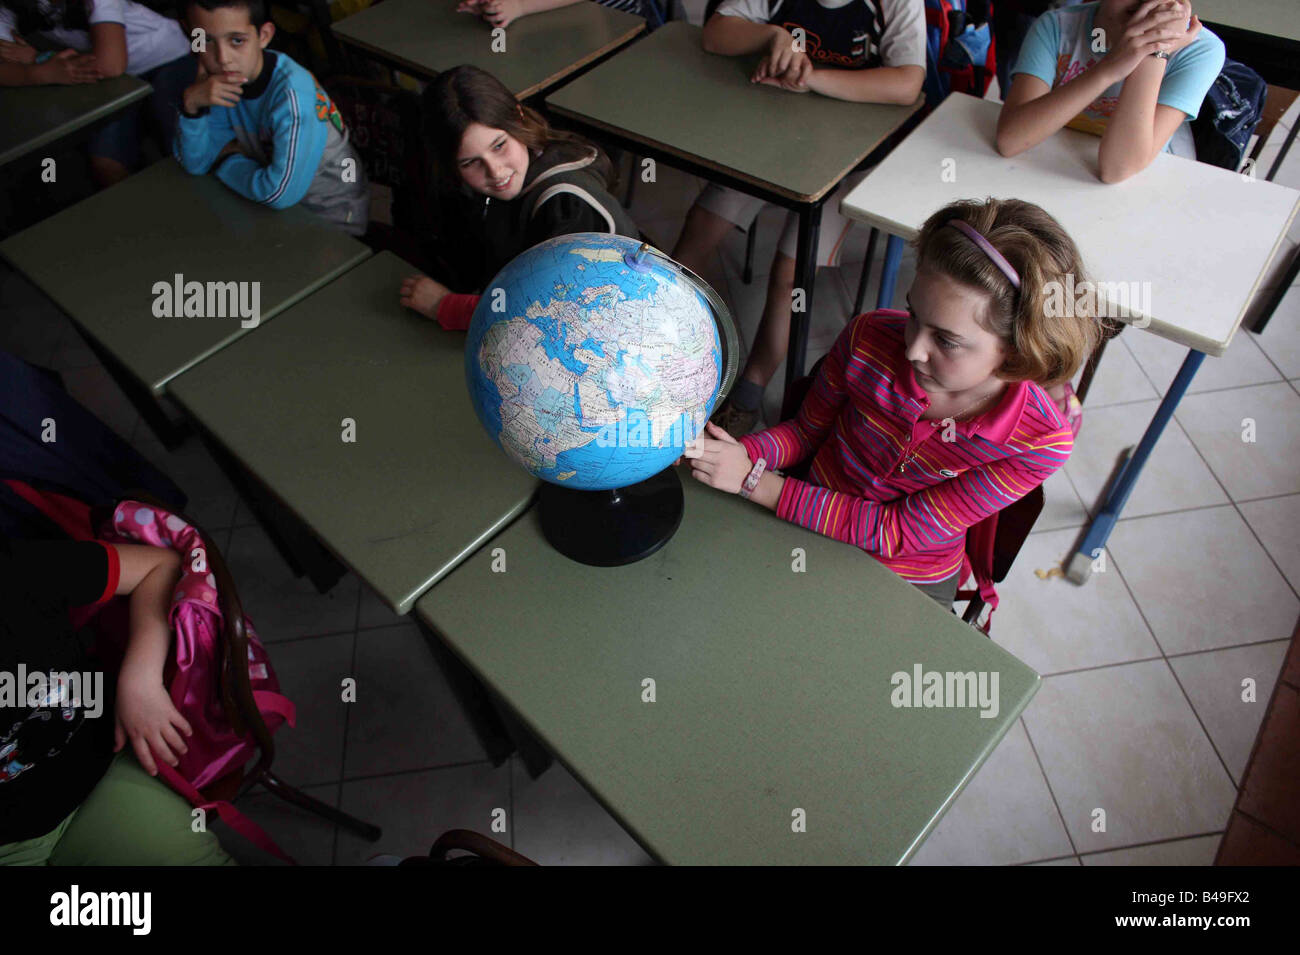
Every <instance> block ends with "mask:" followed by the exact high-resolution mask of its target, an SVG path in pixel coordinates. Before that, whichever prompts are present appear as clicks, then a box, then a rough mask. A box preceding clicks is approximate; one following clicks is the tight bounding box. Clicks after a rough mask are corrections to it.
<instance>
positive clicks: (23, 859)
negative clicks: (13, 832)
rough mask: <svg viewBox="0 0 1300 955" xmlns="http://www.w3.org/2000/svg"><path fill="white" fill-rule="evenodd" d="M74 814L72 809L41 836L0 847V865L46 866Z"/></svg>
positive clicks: (74, 811)
mask: <svg viewBox="0 0 1300 955" xmlns="http://www.w3.org/2000/svg"><path fill="white" fill-rule="evenodd" d="M76 814H77V811H76V810H75V809H74V810H73V811H72V812H71V813H69V814H68V816H67V817H66V818H64V820H63V821H62V822H61V823H59V824H58V825H57V826H55V827H54V828H53V829H51V830H50V831H49V832H47V833H46V834H45V835H43V836H37V837H36V838H35V839H23V840H22V841H21V842H7V843H5V844H4V845H0V865H48V864H49V861H50V855H51V854H52V853H53V852H54V849H55V847H56V846H58V844H59V840H60V839H62V838H63V834H64V833H65V832H66V831H67V829H68V826H69V825H71V823H72V818H73V816H75V815H76Z"/></svg>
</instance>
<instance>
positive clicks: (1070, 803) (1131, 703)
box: [1024, 660, 1237, 854]
mask: <svg viewBox="0 0 1300 955" xmlns="http://www.w3.org/2000/svg"><path fill="white" fill-rule="evenodd" d="M1024 721H1025V727H1026V729H1027V730H1028V733H1029V738H1030V740H1031V741H1032V743H1033V745H1034V749H1035V750H1036V751H1037V753H1038V756H1039V758H1040V760H1041V761H1042V764H1043V769H1044V771H1045V773H1046V775H1047V782H1048V784H1049V785H1050V786H1051V789H1052V794H1053V795H1054V796H1055V797H1056V801H1057V804H1058V805H1059V806H1060V807H1061V811H1062V814H1063V815H1064V817H1065V825H1066V827H1067V828H1068V829H1069V831H1070V836H1071V838H1072V840H1073V842H1074V845H1075V847H1076V848H1077V849H1078V850H1079V852H1080V854H1082V853H1086V852H1096V851H1100V850H1104V849H1117V848H1122V847H1124V846H1130V845H1134V844H1136V843H1140V842H1152V841H1158V840H1163V839H1174V838H1178V837H1180V836H1193V835H1203V834H1205V833H1207V832H1215V831H1218V830H1220V829H1222V827H1223V825H1224V823H1225V822H1226V820H1227V818H1228V813H1229V812H1230V811H1231V810H1232V805H1233V801H1234V800H1235V798H1236V794H1237V793H1236V789H1235V788H1234V787H1233V785H1232V782H1231V781H1230V779H1229V778H1228V774H1227V773H1226V772H1225V771H1224V769H1223V764H1222V763H1220V762H1219V758H1218V757H1217V756H1216V755H1215V753H1214V750H1213V748H1212V747H1211V746H1210V741H1209V740H1208V739H1207V738H1206V736H1205V732H1204V731H1203V730H1202V729H1201V727H1200V724H1199V723H1197V721H1196V716H1195V714H1193V712H1192V709H1191V707H1190V706H1189V705H1188V703H1187V700H1186V699H1185V698H1184V696H1183V694H1182V691H1181V690H1180V689H1179V688H1178V684H1177V683H1176V682H1175V680H1174V677H1173V674H1172V673H1171V672H1170V671H1169V667H1168V665H1167V664H1166V663H1165V662H1164V661H1163V660H1151V661H1146V662H1143V663H1131V664H1126V665H1123V666H1116V667H1105V668H1102V669H1098V670H1088V671H1086V672H1083V673H1071V674H1065V675H1061V676H1053V677H1048V678H1046V679H1044V681H1043V687H1042V689H1041V690H1039V691H1038V695H1037V696H1036V697H1035V698H1034V701H1033V704H1032V705H1031V706H1030V707H1029V709H1027V710H1026V711H1025V715H1024ZM1097 810H1101V811H1102V812H1104V820H1103V817H1102V816H1101V815H1099V814H1098V812H1097ZM1102 821H1104V830H1101V831H1098V830H1100V826H1101V823H1102Z"/></svg>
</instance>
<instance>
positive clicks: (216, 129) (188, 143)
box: [172, 106, 235, 176]
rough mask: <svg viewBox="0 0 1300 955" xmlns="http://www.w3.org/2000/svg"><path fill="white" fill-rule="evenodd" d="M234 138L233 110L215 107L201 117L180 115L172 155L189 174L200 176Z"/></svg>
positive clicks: (210, 166)
mask: <svg viewBox="0 0 1300 955" xmlns="http://www.w3.org/2000/svg"><path fill="white" fill-rule="evenodd" d="M234 138H235V131H234V129H233V128H232V127H231V125H230V110H228V109H226V108H224V107H221V106H214V107H212V108H211V109H209V110H208V111H207V112H206V113H204V114H203V115H202V116H198V117H190V116H186V115H185V114H184V113H181V114H180V121H179V122H178V123H177V124H176V139H175V140H174V142H173V143H172V154H173V155H174V156H175V157H176V160H177V162H179V163H180V164H181V166H183V167H184V168H185V171H186V172H188V173H192V174H193V175H195V176H201V175H203V174H204V173H205V172H207V171H208V170H209V169H211V168H212V164H213V163H214V162H215V161H216V159H217V153H219V152H221V150H222V148H223V147H224V146H225V145H226V143H228V142H230V141H231V140H232V139H234Z"/></svg>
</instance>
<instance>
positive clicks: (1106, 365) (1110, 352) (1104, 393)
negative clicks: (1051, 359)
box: [1074, 332, 1159, 421]
mask: <svg viewBox="0 0 1300 955" xmlns="http://www.w3.org/2000/svg"><path fill="white" fill-rule="evenodd" d="M1129 334H1130V333H1127V332H1126V333H1123V334H1121V336H1120V337H1119V338H1116V339H1113V340H1112V341H1111V342H1109V343H1108V344H1107V345H1106V351H1105V352H1104V353H1103V354H1102V356H1101V364H1100V365H1098V366H1097V373H1096V374H1095V375H1094V376H1093V378H1092V385H1091V387H1090V388H1089V390H1088V394H1087V395H1086V396H1085V397H1084V399H1083V412H1084V420H1085V421H1087V419H1088V417H1087V416H1088V411H1089V410H1090V409H1092V408H1101V407H1105V406H1106V405H1113V404H1120V403H1122V402H1128V401H1144V400H1147V399H1150V398H1156V397H1159V395H1157V393H1156V390H1155V389H1154V388H1153V387H1151V382H1150V381H1148V380H1147V376H1146V375H1145V374H1144V373H1143V371H1142V366H1141V365H1139V364H1138V362H1137V359H1135V358H1134V357H1133V354H1132V352H1131V351H1129V348H1128V345H1127V343H1126V339H1127V338H1128V336H1129ZM1133 337H1134V338H1136V337H1138V336H1137V335H1133ZM1082 375H1083V369H1082V368H1080V369H1079V372H1078V374H1076V375H1075V376H1074V385H1075V390H1076V391H1077V390H1078V384H1079V379H1080V378H1081V377H1082Z"/></svg>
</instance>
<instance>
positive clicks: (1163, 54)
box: [1151, 50, 1169, 60]
mask: <svg viewBox="0 0 1300 955" xmlns="http://www.w3.org/2000/svg"><path fill="white" fill-rule="evenodd" d="M1151 55H1152V56H1154V57H1155V58H1156V59H1157V60H1167V59H1169V54H1168V53H1166V52H1165V51H1164V50H1156V51H1155V52H1154V53H1152V54H1151Z"/></svg>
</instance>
